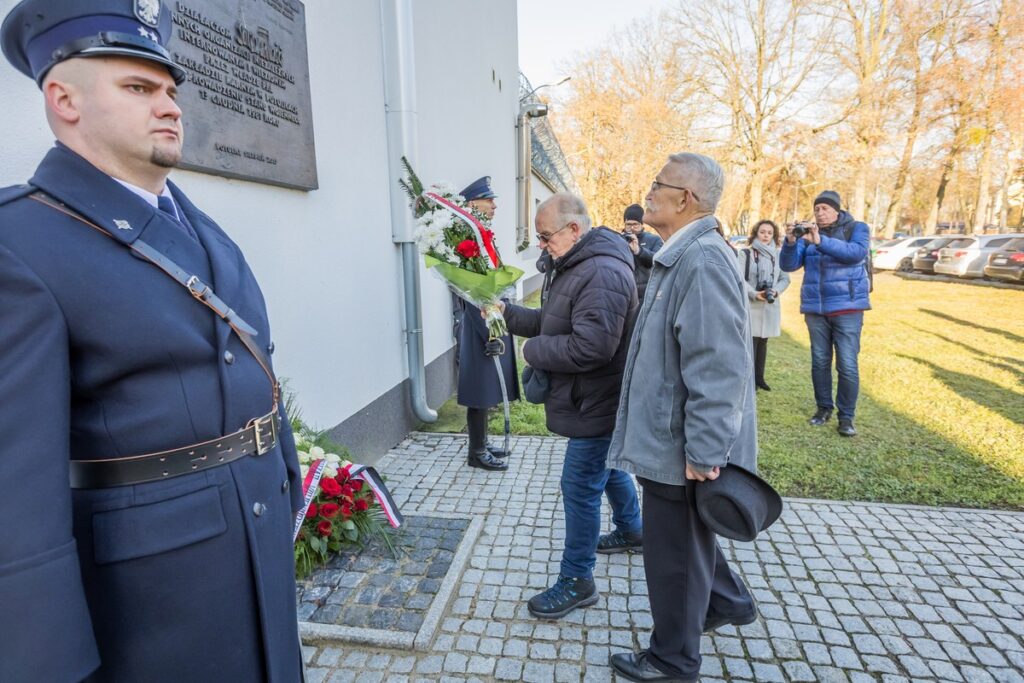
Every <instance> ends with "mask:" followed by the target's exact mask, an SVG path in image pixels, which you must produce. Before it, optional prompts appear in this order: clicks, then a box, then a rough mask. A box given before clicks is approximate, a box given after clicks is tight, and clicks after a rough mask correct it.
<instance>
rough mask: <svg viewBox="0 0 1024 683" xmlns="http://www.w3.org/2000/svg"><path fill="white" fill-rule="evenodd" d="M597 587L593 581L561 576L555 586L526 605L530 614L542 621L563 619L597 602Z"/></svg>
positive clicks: (531, 599)
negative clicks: (570, 613)
mask: <svg viewBox="0 0 1024 683" xmlns="http://www.w3.org/2000/svg"><path fill="white" fill-rule="evenodd" d="M597 597H598V595H597V586H595V585H594V580H593V579H574V578H570V577H568V576H559V577H558V580H557V581H555V585H553V586H552V587H551V588H549V589H547V590H546V591H544V592H543V593H541V594H539V595H535V596H533V597H532V598H530V601H529V602H527V603H526V607H527V609H529V610H530V614H532V615H533V616H535V617H540V618H541V619H561V618H562V617H564V616H565V615H566V614H568V613H569V612H571V611H573V610H574V609H576V608H577V607H589V606H590V605H593V604H594V603H595V602H597Z"/></svg>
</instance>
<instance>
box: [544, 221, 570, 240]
mask: <svg viewBox="0 0 1024 683" xmlns="http://www.w3.org/2000/svg"><path fill="white" fill-rule="evenodd" d="M570 225H572V223H566V224H565V225H563V226H562V227H560V228H559V229H558V230H555V231H554V232H548V233H544V232H538V233H537V241H538V242H540V243H541V244H547V243H548V242H550V241H551V238H552V237H554V236H555V235H557V234H558V233H560V232H562V231H563V230H565V229H566V228H568V227H569V226H570Z"/></svg>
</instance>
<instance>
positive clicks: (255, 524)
mask: <svg viewBox="0 0 1024 683" xmlns="http://www.w3.org/2000/svg"><path fill="white" fill-rule="evenodd" d="M35 188H39V189H41V190H43V191H45V192H46V193H48V194H49V195H51V196H52V197H54V198H56V199H57V200H59V201H61V202H63V203H65V204H66V205H67V206H69V207H71V208H73V209H74V210H75V211H77V212H79V213H81V214H83V215H84V216H85V217H87V218H88V219H90V220H92V221H93V222H95V223H97V224H98V225H100V226H102V227H104V228H105V229H107V230H109V231H110V232H111V233H112V234H113V235H114V237H115V238H116V239H110V238H109V237H106V236H104V235H102V234H100V233H99V232H97V231H96V230H94V229H92V228H89V227H88V226H86V225H84V224H83V223H81V222H79V221H78V220H75V219H74V218H71V217H68V216H66V215H64V214H62V213H60V212H58V211H56V210H55V209H53V208H51V207H48V206H46V205H44V204H42V203H40V202H38V201H35V200H34V199H32V198H31V197H29V196H28V194H29V193H30V192H31V191H32V190H34V189H35ZM171 190H172V193H173V195H174V197H175V199H176V200H177V202H178V204H179V206H180V207H181V209H182V210H183V212H184V214H185V216H186V217H187V219H188V221H189V222H190V223H191V225H192V227H193V229H194V230H195V232H196V234H197V235H198V240H199V241H198V242H197V241H196V240H195V239H194V238H192V237H190V236H188V235H187V234H186V232H185V231H183V230H182V229H181V227H180V226H179V225H177V224H176V223H175V222H174V221H173V219H171V218H169V217H168V216H167V215H166V214H163V213H162V212H160V211H157V210H156V209H154V208H152V207H151V206H150V205H149V204H147V203H146V202H145V200H143V199H141V198H139V197H137V196H136V195H134V194H133V193H132V192H131V191H129V190H127V189H125V188H124V187H122V186H121V185H120V184H118V183H117V182H116V181H114V180H112V179H111V178H110V177H108V176H107V175H105V174H103V173H102V172H100V171H99V170H98V169H96V168H95V167H94V166H92V165H91V164H89V163H88V162H87V161H86V160H85V159H83V158H82V157H80V156H78V155H77V154H75V153H73V152H72V151H70V150H69V149H67V148H66V147H63V146H61V145H58V146H57V147H55V148H54V149H52V150H51V151H50V152H49V153H48V154H47V156H46V157H45V159H44V160H43V162H42V164H41V165H40V166H39V168H38V169H37V171H36V173H35V175H34V176H33V177H32V179H31V180H30V186H20V187H15V188H8V189H6V190H0V396H3V397H4V405H3V408H0V624H2V626H0V630H2V637H0V680H2V681H5V682H8V683H19V682H22V681H52V682H55V683H60V682H63V681H68V682H71V681H75V682H77V681H81V680H83V679H84V680H87V681H147V682H150V683H152V682H155V681H167V682H168V683H170V682H172V681H173V682H174V683H181V682H182V681H264V680H267V681H275V682H278V681H280V682H286V683H295V682H296V681H298V680H299V678H300V666H301V664H300V652H299V643H298V637H297V630H296V616H295V580H294V568H293V561H294V559H293V557H294V556H293V547H292V542H291V529H292V514H293V513H292V511H293V510H294V509H297V508H298V505H299V502H300V501H299V493H300V490H301V487H300V486H299V485H298V484H299V480H298V461H297V457H296V452H295V443H294V440H293V438H292V435H291V432H290V431H289V430H288V428H287V419H285V420H284V425H285V426H284V428H283V434H282V435H281V438H280V440H279V443H278V446H277V447H276V448H274V449H273V450H271V451H270V452H268V453H266V454H265V455H263V456H258V457H255V456H250V457H243V458H241V459H239V460H236V461H234V462H232V463H230V464H227V465H223V466H220V467H216V468H212V469H208V470H204V471H200V472H197V473H195V474H189V475H185V476H181V477H177V478H172V479H169V480H165V481H158V482H152V483H146V484H138V485H132V486H121V487H113V488H105V489H92V490H71V489H70V488H69V473H68V471H69V466H68V461H69V458H70V459H80V460H84V459H96V458H120V457H127V456H133V455H139V454H146V453H152V452H155V451H162V450H167V449H173V448H179V447H182V446H187V445H189V444H192V443H197V442H200V441H204V440H207V439H214V438H216V437H218V436H220V435H224V434H228V433H231V432H234V431H236V430H238V429H241V428H243V427H245V425H246V423H247V422H248V421H249V420H250V419H251V418H253V417H256V416H260V415H264V414H266V413H268V412H269V411H270V410H271V407H272V405H273V403H274V400H273V397H272V392H271V382H270V380H269V378H268V377H267V375H266V374H265V373H264V372H263V370H262V369H261V368H260V366H259V365H258V364H257V362H256V360H255V359H254V358H253V357H252V356H251V355H250V353H249V352H248V351H247V350H246V349H245V347H244V346H243V345H242V344H241V342H240V341H239V340H238V339H237V337H235V335H234V334H233V333H232V332H231V330H230V328H229V327H228V326H227V324H225V323H224V322H222V321H221V320H220V319H219V318H217V317H216V316H215V315H214V314H213V313H212V312H211V311H210V310H209V309H207V308H206V307H205V306H203V305H201V304H200V303H198V302H197V301H195V300H193V298H192V296H191V295H190V294H189V292H188V291H187V290H185V288H183V287H182V286H181V285H179V284H178V283H177V282H175V281H174V280H172V279H171V278H170V277H168V276H167V275H166V274H164V273H163V272H161V271H160V270H158V269H157V268H156V267H155V266H153V265H152V264H150V263H149V262H146V261H143V260H142V259H140V258H136V257H134V256H133V255H132V253H131V252H130V251H129V249H128V248H127V247H126V244H129V243H131V242H132V241H134V240H136V239H138V238H140V237H142V238H144V239H145V241H146V242H148V243H149V244H150V245H152V246H153V247H155V248H156V249H158V250H160V251H162V252H163V253H164V254H165V255H167V256H169V257H170V258H171V259H173V260H174V261H176V262H177V263H178V264H179V265H181V266H182V267H184V268H185V269H186V270H189V271H190V272H191V273H194V274H196V275H198V276H199V277H201V278H202V279H203V280H204V281H206V282H207V283H210V284H211V286H212V287H213V288H214V290H215V291H216V292H217V294H218V295H219V296H220V297H221V298H222V299H224V300H225V301H226V302H227V303H228V305H229V306H231V307H232V308H233V309H234V310H235V311H237V312H238V313H239V315H240V316H241V317H242V318H243V319H244V320H245V321H246V322H248V323H249V324H250V325H251V326H252V327H254V328H255V329H256V330H257V332H258V334H257V336H256V337H255V339H256V340H257V342H258V343H259V344H260V345H261V346H263V347H264V348H267V349H268V350H270V349H271V341H270V340H271V337H270V329H269V326H268V322H267V313H266V307H265V304H264V300H263V296H262V294H261V292H260V289H259V287H258V286H257V284H256V280H255V278H254V277H253V274H252V272H251V271H250V270H249V267H248V266H247V265H246V262H245V259H244V258H243V257H242V254H241V252H240V251H239V249H238V247H237V246H236V245H235V244H234V243H233V242H232V241H231V239H230V238H228V236H227V235H226V234H225V233H224V232H223V231H222V230H221V229H220V228H219V227H218V226H217V225H216V224H215V223H214V222H213V220H211V219H210V218H209V217H208V216H206V215H205V214H203V213H202V212H201V211H199V210H198V209H197V208H196V207H195V206H194V205H193V204H192V203H191V202H190V201H189V200H188V198H187V197H185V195H184V194H183V193H182V192H181V191H180V190H178V189H177V188H175V187H174V186H173V185H172V186H171ZM115 221H118V222H117V223H115ZM118 226H121V227H120V228H119V227H118ZM282 410H283V407H282Z"/></svg>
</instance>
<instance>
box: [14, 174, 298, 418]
mask: <svg viewBox="0 0 1024 683" xmlns="http://www.w3.org/2000/svg"><path fill="white" fill-rule="evenodd" d="M29 197H30V198H32V199H34V200H36V201H37V202H39V203H40V204H45V205H46V206H48V207H50V208H51V209H54V210H56V211H60V212H61V213H63V214H65V215H67V216H70V217H71V218H74V219H75V220H77V221H79V222H81V223H84V224H86V225H88V226H89V227H90V228H93V229H94V230H96V231H98V232H100V233H102V234H104V235H106V236H107V237H109V238H110V239H112V240H114V241H118V240H116V239H115V238H114V236H113V235H111V234H110V233H109V232H108V231H106V230H104V229H103V228H101V227H100V226H98V225H96V224H95V223H93V222H92V221H90V220H89V219H88V218H86V217H85V216H83V215H81V214H80V213H78V212H77V211H75V210H74V209H71V208H70V207H68V206H66V205H64V204H61V203H60V202H58V201H57V200H56V199H54V198H53V197H51V196H50V195H48V194H46V193H45V192H43V191H41V190H37V191H36V192H33V193H32V194H30V195H29ZM127 246H128V248H130V249H131V250H132V251H133V252H135V253H136V254H138V255H139V256H141V257H142V258H143V260H145V261H149V262H150V263H152V264H153V265H154V266H156V267H157V268H159V269H160V270H162V271H163V272H164V273H166V274H167V275H168V276H170V277H171V278H173V279H174V281H175V282H177V283H178V284H179V285H181V286H182V287H184V288H185V289H187V290H188V291H189V294H191V295H192V298H194V299H195V300H196V301H198V302H199V303H201V304H203V305H204V306H206V307H207V308H209V309H210V310H211V311H213V312H214V313H216V314H217V316H218V317H220V318H221V320H223V321H224V322H226V323H227V324H228V325H229V326H230V327H231V329H232V331H234V333H235V335H236V336H237V337H238V339H239V340H240V341H241V342H242V344H243V345H244V346H245V348H246V349H248V350H249V353H251V354H252V355H253V357H254V358H255V359H256V362H257V363H259V364H260V367H261V368H263V371H264V372H265V373H267V377H269V378H270V385H271V387H273V394H274V406H275V407H276V406H277V404H278V403H279V402H280V400H281V385H280V384H279V383H278V381H277V377H275V376H274V371H273V370H271V368H270V360H269V359H268V358H267V357H266V355H265V354H264V353H263V351H262V350H261V349H260V347H259V345H257V344H256V342H255V341H254V340H253V335H255V334H257V332H256V330H255V329H253V327H252V326H250V325H249V324H248V323H247V322H245V321H244V320H242V318H241V316H239V315H238V314H237V313H235V311H233V310H232V309H231V307H229V306H228V305H227V304H226V303H224V301H223V300H222V299H221V298H220V297H219V296H217V295H216V294H214V292H213V290H212V289H211V288H210V286H209V285H207V284H206V283H205V282H203V281H202V280H201V279H199V277H198V276H197V275H190V274H189V273H188V272H187V271H185V270H184V269H183V268H182V267H181V266H179V265H178V264H177V263H175V262H174V261H172V260H171V259H170V258H168V257H167V256H164V255H163V254H162V253H161V252H160V251H158V250H157V249H154V248H153V247H152V246H150V245H149V244H148V243H146V242H144V241H143V240H141V239H136V240H135V241H134V242H132V243H131V244H130V245H127Z"/></svg>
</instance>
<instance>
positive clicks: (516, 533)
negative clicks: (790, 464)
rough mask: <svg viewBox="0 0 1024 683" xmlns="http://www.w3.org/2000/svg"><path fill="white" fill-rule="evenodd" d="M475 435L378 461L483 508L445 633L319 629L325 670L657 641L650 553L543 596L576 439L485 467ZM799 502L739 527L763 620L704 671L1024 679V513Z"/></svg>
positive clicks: (461, 663)
mask: <svg viewBox="0 0 1024 683" xmlns="http://www.w3.org/2000/svg"><path fill="white" fill-rule="evenodd" d="M465 444H466V440H465V436H459V435H439V434H422V433H414V434H412V435H410V437H409V438H408V439H407V440H406V441H404V442H403V443H402V444H400V445H399V446H398V447H396V448H395V449H393V450H392V452H391V453H389V454H388V455H387V456H386V457H385V458H384V459H383V460H382V461H381V462H380V463H378V465H377V467H378V469H379V470H380V471H381V472H382V473H385V474H386V475H387V476H388V481H389V484H390V486H391V488H392V492H393V493H394V495H395V498H396V500H397V501H398V503H399V504H400V505H401V507H402V510H403V512H405V513H406V514H426V515H442V516H444V515H447V516H471V517H473V518H475V519H479V520H481V523H482V531H481V533H480V537H479V539H478V541H477V542H476V544H475V546H474V547H473V549H472V553H471V556H470V557H469V564H468V567H467V569H466V570H465V571H464V572H463V574H462V576H461V577H460V578H459V579H458V580H457V581H456V582H455V588H454V591H455V592H454V595H453V600H452V601H451V603H450V605H449V607H448V609H447V612H446V613H445V615H444V617H443V618H442V619H441V622H440V629H439V631H438V634H437V635H436V637H434V638H433V640H432V641H431V642H427V643H423V647H424V649H425V651H422V652H419V651H417V652H413V651H408V650H401V649H396V648H392V649H384V648H373V647H367V646H358V645H346V644H338V643H333V642H330V641H325V640H315V639H309V638H308V639H307V645H306V647H304V654H305V657H306V662H307V666H308V674H309V680H310V683H321V682H324V681H327V682H330V683H337V682H340V681H396V682H398V681H428V680H429V681H436V680H441V681H449V680H450V681H465V680H471V681H495V680H496V681H529V682H541V681H544V682H547V681H551V682H555V681H585V682H590V681H594V682H598V681H612V680H615V679H614V675H613V673H612V670H611V669H610V668H609V667H608V656H609V655H610V654H611V653H614V652H624V651H627V650H631V649H636V648H641V647H645V646H646V645H647V642H648V638H649V636H650V629H651V627H652V621H651V612H650V605H649V603H648V601H647V590H646V582H645V580H644V572H643V560H642V558H641V556H640V555H638V554H637V555H612V556H608V557H599V559H598V563H597V567H596V570H595V580H596V582H597V586H598V589H599V590H600V592H601V599H600V600H599V602H598V603H597V604H596V605H595V606H593V607H589V608H586V609H583V610H577V611H576V612H573V613H571V614H570V615H568V616H567V617H566V618H564V619H562V620H560V621H540V620H537V619H535V618H533V617H532V616H530V615H529V613H528V612H527V610H526V605H525V601H526V600H527V599H528V598H529V597H530V596H532V595H534V594H535V593H537V592H539V591H541V590H543V589H544V588H546V587H547V586H548V584H549V583H550V582H551V581H552V580H553V578H554V577H555V576H556V575H557V572H558V564H559V559H560V556H561V547H562V540H563V538H564V530H565V525H564V522H563V520H562V512H561V498H560V495H559V493H558V479H559V475H560V472H561V463H562V453H563V452H564V449H565V440H564V439H561V438H541V437H518V438H515V439H513V444H512V445H513V451H514V454H513V456H512V460H511V466H510V468H509V471H508V472H505V473H490V472H484V471H482V470H476V469H470V468H467V467H466V466H465V457H466V452H465ZM786 503H787V507H786V511H785V512H784V514H783V516H782V518H781V519H780V521H779V522H778V523H777V524H776V525H775V526H773V527H772V528H771V529H770V530H769V531H768V532H767V533H765V534H763V535H762V536H761V538H759V539H758V540H757V541H756V542H754V543H735V542H729V541H726V540H724V539H723V541H722V549H723V551H724V553H725V554H726V556H727V557H729V559H730V560H731V561H732V562H733V565H734V567H735V568H736V570H737V571H738V572H739V573H740V574H741V575H742V576H743V578H744V580H745V581H746V582H747V585H748V586H750V588H751V590H752V591H753V592H754V594H755V595H756V596H757V599H758V603H759V606H760V611H761V618H760V619H759V620H758V621H757V622H755V623H754V624H751V625H749V626H744V627H742V628H739V629H737V628H735V627H726V628H722V629H720V630H718V631H716V632H715V633H714V634H713V635H712V636H705V638H704V639H703V641H702V643H701V649H702V652H703V654H704V663H703V668H702V675H701V680H702V681H705V682H706V683H711V682H716V681H766V682H775V681H779V682H785V681H823V682H831V681H837V682H852V683H861V682H867V681H884V682H886V683H906V682H910V681H931V682H940V681H941V682H943V683H945V682H953V681H956V682H959V681H970V682H974V681H978V682H981V681H998V682H1000V683H1024V674H1022V672H1024V514H1022V513H1013V512H1000V511H979V510H962V509H950V508H926V507H915V506H900V505H879V504H863V503H845V502H835V501H816V500H787V501H786ZM610 523H611V521H610V511H609V510H608V509H607V507H606V508H605V526H606V528H607V527H608V526H610Z"/></svg>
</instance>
